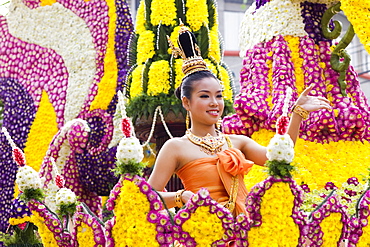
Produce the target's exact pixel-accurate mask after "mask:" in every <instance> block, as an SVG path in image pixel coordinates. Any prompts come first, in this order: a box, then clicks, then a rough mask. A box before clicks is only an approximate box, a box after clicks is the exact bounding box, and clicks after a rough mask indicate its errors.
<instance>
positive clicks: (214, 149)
mask: <svg viewBox="0 0 370 247" xmlns="http://www.w3.org/2000/svg"><path fill="white" fill-rule="evenodd" d="M216 132H217V136H216V137H214V136H211V135H210V134H209V133H208V134H207V135H206V136H203V137H199V136H196V135H194V134H193V133H191V131H190V129H188V130H186V137H187V138H188V139H189V141H190V142H192V143H194V144H195V145H197V146H200V151H202V152H205V153H206V154H208V155H214V154H215V153H218V152H220V151H221V150H222V146H223V145H224V144H225V143H226V138H225V135H224V134H222V133H221V132H220V131H218V130H216Z"/></svg>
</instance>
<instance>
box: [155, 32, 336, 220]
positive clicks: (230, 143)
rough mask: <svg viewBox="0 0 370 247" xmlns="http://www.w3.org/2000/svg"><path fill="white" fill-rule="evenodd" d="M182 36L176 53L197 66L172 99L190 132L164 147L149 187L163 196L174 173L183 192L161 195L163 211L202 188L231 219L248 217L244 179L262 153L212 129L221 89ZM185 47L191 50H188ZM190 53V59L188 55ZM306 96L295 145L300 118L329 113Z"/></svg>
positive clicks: (294, 124) (293, 132)
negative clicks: (178, 101) (176, 100)
mask: <svg viewBox="0 0 370 247" xmlns="http://www.w3.org/2000/svg"><path fill="white" fill-rule="evenodd" d="M184 33H185V34H186V35H187V38H188V39H189V40H188V41H187V42H184V43H181V42H180V43H179V45H180V49H181V48H182V49H183V50H185V54H183V58H184V56H185V57H186V58H197V59H198V61H197V62H196V63H193V65H192V66H193V67H194V68H195V69H194V71H191V70H190V73H189V70H186V69H185V70H184V72H188V73H185V74H186V76H185V77H184V79H183V81H182V84H181V85H180V87H179V88H178V89H177V90H176V96H177V97H178V98H179V99H181V101H182V104H183V107H184V108H185V109H186V110H187V111H188V114H189V116H190V120H191V127H190V128H189V129H188V130H187V131H186V134H185V135H184V136H183V137H179V138H173V139H170V140H168V141H167V142H166V143H165V144H164V145H163V147H162V149H161V150H160V152H159V153H158V156H157V160H156V163H155V166H154V170H153V172H152V174H151V176H150V178H149V184H150V185H151V186H152V187H153V188H154V189H156V190H157V191H163V190H164V188H165V186H166V184H167V182H168V181H169V179H170V178H171V176H172V175H173V173H176V174H177V175H178V176H179V177H180V179H181V180H182V182H183V185H184V187H185V190H181V191H177V192H161V195H162V197H163V198H164V200H165V203H166V205H167V207H169V208H171V207H175V206H178V207H181V206H183V205H184V203H186V202H187V201H188V200H189V199H190V198H191V196H192V195H193V194H194V193H196V192H197V191H198V190H199V189H200V188H202V187H205V188H207V189H208V190H209V192H210V195H211V197H212V199H214V200H216V201H217V202H218V203H221V204H222V205H224V206H225V207H227V208H228V209H229V210H230V211H231V212H233V214H234V215H238V214H239V213H246V212H245V206H244V204H245V198H246V196H247V190H246V188H245V185H244V182H243V177H244V175H245V174H246V173H247V172H248V171H249V170H250V169H251V167H252V166H253V164H256V165H261V166H263V165H264V164H265V162H266V161H267V157H266V148H265V147H263V146H261V145H259V144H258V143H256V142H255V141H253V140H252V139H250V138H248V137H246V136H242V135H224V134H222V133H221V132H219V131H218V130H217V128H216V123H217V122H218V120H219V119H220V118H221V115H222V113H223V110H224V101H223V96H222V85H221V84H220V82H219V80H218V79H217V78H216V77H215V76H214V75H213V74H212V73H211V72H210V71H209V70H208V69H207V68H206V65H205V63H204V64H203V65H202V62H201V58H200V57H199V56H198V55H197V53H196V48H194V47H193V46H194V45H193V44H195V37H194V36H193V35H192V34H191V33H190V32H187V33H186V32H184ZM184 33H183V34H184ZM183 34H182V35H183ZM180 36H181V35H180ZM179 40H180V39H179ZM189 43H190V45H189ZM185 46H190V49H187V48H186V47H185ZM189 50H192V52H193V53H188V54H187V52H186V51H189ZM188 60H189V59H188ZM188 60H186V62H188ZM184 66H187V68H188V69H189V67H191V66H189V64H188V65H184ZM202 66H203V67H202ZM310 90H311V87H309V88H307V89H306V90H305V91H304V92H303V93H302V95H301V96H300V97H299V99H298V100H297V102H296V105H297V107H296V108H297V109H296V110H295V112H293V113H292V116H291V120H290V125H289V128H288V134H289V135H290V136H291V138H292V140H293V142H295V141H296V138H297V136H298V132H299V126H300V123H301V121H302V116H304V115H302V112H303V113H305V114H308V112H311V111H315V110H318V109H322V108H327V109H330V104H329V102H328V100H327V99H325V98H322V97H312V96H308V93H309V91H310ZM296 112H298V113H299V114H300V115H299V114H297V113H296ZM301 115H302V116H301Z"/></svg>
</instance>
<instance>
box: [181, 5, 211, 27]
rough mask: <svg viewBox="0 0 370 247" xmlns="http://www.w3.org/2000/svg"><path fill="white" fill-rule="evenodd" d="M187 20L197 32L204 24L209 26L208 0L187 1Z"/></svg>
mask: <svg viewBox="0 0 370 247" xmlns="http://www.w3.org/2000/svg"><path fill="white" fill-rule="evenodd" d="M186 22H187V23H188V24H189V26H190V28H191V29H192V30H193V31H194V32H196V31H198V30H199V29H200V28H201V27H202V26H203V25H205V26H208V8H207V1H206V0H188V1H186Z"/></svg>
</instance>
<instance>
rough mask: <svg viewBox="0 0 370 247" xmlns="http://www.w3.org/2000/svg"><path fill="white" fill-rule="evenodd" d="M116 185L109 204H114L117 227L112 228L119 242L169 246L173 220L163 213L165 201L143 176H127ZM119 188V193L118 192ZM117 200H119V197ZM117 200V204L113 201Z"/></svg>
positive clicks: (116, 240) (115, 239) (111, 232)
mask: <svg viewBox="0 0 370 247" xmlns="http://www.w3.org/2000/svg"><path fill="white" fill-rule="evenodd" d="M121 183H122V185H119V186H116V187H115V189H114V190H113V191H115V192H112V193H113V195H112V194H111V196H110V199H109V200H108V201H107V204H108V205H109V207H107V208H111V207H112V206H114V214H115V220H114V222H115V223H114V226H112V227H111V229H110V227H109V229H110V230H109V231H110V233H108V235H109V234H110V235H111V237H112V238H113V239H114V242H115V243H120V244H125V245H128V246H132V245H133V244H134V243H141V244H142V245H145V246H168V245H169V244H170V243H171V242H172V238H171V237H170V235H169V229H170V221H169V218H168V216H167V215H165V214H163V213H162V212H161V210H162V203H161V201H160V200H159V198H158V196H157V194H156V193H155V192H154V191H152V189H151V187H150V185H149V184H148V183H147V182H146V181H145V180H144V179H143V178H141V177H138V176H125V177H123V178H122V182H121ZM118 191H119V193H117V192H118ZM116 199H117V200H116ZM114 200H116V201H115V202H114V203H113V201H114Z"/></svg>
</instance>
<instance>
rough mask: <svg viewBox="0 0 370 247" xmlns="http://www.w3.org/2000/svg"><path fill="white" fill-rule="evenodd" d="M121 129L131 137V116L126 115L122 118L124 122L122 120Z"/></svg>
mask: <svg viewBox="0 0 370 247" xmlns="http://www.w3.org/2000/svg"><path fill="white" fill-rule="evenodd" d="M121 131H122V133H123V134H124V135H125V136H126V137H130V136H131V132H132V124H131V121H130V118H128V117H125V118H123V119H122V122H121Z"/></svg>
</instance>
